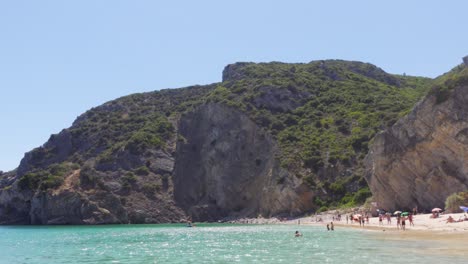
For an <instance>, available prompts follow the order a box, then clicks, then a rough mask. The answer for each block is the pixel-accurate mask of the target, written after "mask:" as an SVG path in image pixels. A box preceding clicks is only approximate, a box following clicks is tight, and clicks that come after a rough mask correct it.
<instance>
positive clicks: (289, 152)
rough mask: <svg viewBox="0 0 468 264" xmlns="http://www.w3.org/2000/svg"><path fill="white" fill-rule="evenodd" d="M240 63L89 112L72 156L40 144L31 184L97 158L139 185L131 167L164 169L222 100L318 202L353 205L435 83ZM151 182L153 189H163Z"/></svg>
mask: <svg viewBox="0 0 468 264" xmlns="http://www.w3.org/2000/svg"><path fill="white" fill-rule="evenodd" d="M234 66H236V65H234ZM233 70H234V71H236V78H235V79H229V78H227V79H226V80H224V81H223V82H222V83H218V84H213V85H207V86H194V87H189V88H183V89H173V90H163V91H158V92H152V93H142V94H134V95H130V96H126V97H122V98H119V99H117V100H114V101H111V102H108V103H106V104H104V105H102V106H99V107H96V108H93V109H91V110H89V111H88V112H86V113H85V114H83V115H82V116H80V117H79V118H78V119H77V121H75V123H74V124H73V126H72V127H71V128H70V129H69V130H68V131H69V132H70V134H71V141H72V142H71V144H72V146H71V148H72V150H71V153H72V154H71V155H70V156H64V157H60V159H57V158H56V157H57V155H58V154H57V153H59V151H58V150H57V149H53V148H47V147H43V148H38V149H36V150H35V151H33V153H32V154H33V155H31V156H33V157H34V159H31V160H33V161H34V164H36V167H33V168H32V169H31V170H30V172H29V173H28V174H26V175H24V176H23V178H22V180H21V184H22V186H23V187H29V188H31V189H35V188H38V187H39V186H44V187H41V188H46V189H47V188H51V187H54V186H57V185H58V184H60V180H61V179H62V178H63V177H62V176H59V175H55V174H53V173H52V172H51V171H50V169H49V167H48V166H51V164H54V163H57V162H62V161H71V162H74V163H76V164H79V165H81V166H82V165H83V164H84V163H85V162H86V161H88V160H93V162H95V164H96V168H95V169H97V170H102V171H104V170H110V171H119V175H123V176H122V184H123V185H124V186H126V187H128V188H130V186H131V185H132V184H133V183H134V182H135V181H134V178H135V177H137V176H135V175H134V174H132V175H133V176H132V177H130V176H128V175H130V174H126V173H125V171H129V172H132V173H136V175H138V177H140V176H141V175H148V174H151V175H153V174H156V173H157V172H156V171H154V170H155V169H154V168H152V167H151V161H150V158H151V155H153V154H154V153H155V151H158V150H166V149H167V148H169V147H171V146H173V144H175V141H176V140H175V128H174V124H176V123H177V121H178V118H179V117H180V116H181V115H183V114H184V113H186V112H189V111H192V110H193V109H195V108H196V107H197V106H199V105H201V104H205V103H211V102H217V103H222V104H225V105H227V106H230V107H232V108H235V109H238V110H240V111H242V112H245V113H246V114H247V115H248V116H250V117H251V119H252V120H254V121H255V122H256V123H257V124H258V125H259V126H261V127H262V128H263V129H265V130H266V131H268V132H269V133H270V134H271V135H272V136H273V137H274V138H275V139H276V140H277V142H278V145H279V147H280V150H281V153H282V154H281V155H280V156H278V159H279V161H280V163H281V165H282V167H283V168H285V169H287V170H288V171H289V172H291V173H292V174H294V175H295V176H297V177H298V178H301V179H303V180H304V182H305V183H307V184H308V186H309V187H310V188H312V189H314V190H316V191H317V193H321V195H320V197H317V199H316V204H317V205H318V207H320V208H322V210H324V209H326V208H328V207H335V206H354V205H356V204H360V203H363V202H364V201H365V199H366V198H367V197H369V196H370V192H369V189H368V187H367V184H366V182H365V180H364V179H363V177H362V176H363V175H362V169H363V165H362V161H363V158H364V156H365V155H366V153H367V151H368V146H369V144H370V142H371V139H372V138H373V136H374V135H375V134H376V133H377V132H378V131H380V130H382V129H384V128H386V127H388V126H391V125H392V124H393V123H394V122H396V121H397V119H398V118H400V117H401V116H403V115H405V114H407V113H408V112H409V110H410V109H411V108H412V106H413V105H414V104H415V103H416V102H417V101H418V100H419V99H421V98H422V97H423V95H425V93H426V92H427V91H428V88H429V87H430V85H431V82H432V80H431V79H428V78H422V77H410V76H400V75H391V74H388V73H386V72H384V71H383V70H381V69H380V68H378V67H375V66H374V65H371V64H366V63H360V62H348V61H316V62H311V63H308V64H286V63H260V64H253V63H244V64H239V65H238V67H237V68H236V67H234V68H233ZM171 144H172V145H171ZM121 161H123V162H121ZM34 164H33V165H34ZM93 164H94V163H93ZM93 169H94V168H93ZM158 173H159V172H158ZM86 175H88V174H86ZM125 175H126V176H125ZM127 176H128V177H127ZM125 177H126V178H125ZM91 178H92V177H91ZM49 182H50V183H49ZM278 184H281V182H278ZM143 187H144V188H143V190H144V192H145V193H146V194H147V195H152V194H153V193H155V192H157V191H159V190H160V187H156V185H150V184H147V185H146V186H143Z"/></svg>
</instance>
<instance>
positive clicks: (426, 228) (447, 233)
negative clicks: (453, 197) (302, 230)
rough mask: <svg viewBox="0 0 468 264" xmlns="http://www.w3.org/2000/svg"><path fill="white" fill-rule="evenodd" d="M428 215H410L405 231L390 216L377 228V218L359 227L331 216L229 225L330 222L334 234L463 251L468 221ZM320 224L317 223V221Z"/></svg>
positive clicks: (252, 220)
mask: <svg viewBox="0 0 468 264" xmlns="http://www.w3.org/2000/svg"><path fill="white" fill-rule="evenodd" d="M430 216H431V214H418V215H415V216H414V226H410V225H409V221H406V222H407V224H406V230H401V229H398V228H397V226H396V219H395V218H394V217H392V219H391V224H387V220H384V221H383V225H379V218H378V217H369V223H367V222H366V223H365V224H364V226H359V223H351V221H349V222H348V223H346V220H343V219H346V218H345V217H346V216H345V215H343V216H342V219H341V221H336V220H335V221H333V215H332V214H324V215H317V216H308V217H300V218H295V219H290V220H286V221H281V220H279V219H277V218H248V219H247V218H246V219H238V220H235V221H231V222H230V223H238V224H254V225H255V224H280V225H282V224H283V225H297V226H301V225H304V226H318V227H323V228H324V229H326V225H327V224H330V222H333V224H334V226H335V231H336V230H339V229H340V228H352V229H355V230H361V231H363V232H372V233H373V234H374V235H376V236H378V237H379V238H382V239H390V240H433V241H446V242H450V244H452V242H457V243H461V244H462V245H463V246H465V248H468V221H462V222H455V223H447V222H446V221H447V218H448V217H449V216H452V217H453V218H454V219H455V220H458V219H460V218H462V217H464V214H463V213H455V214H446V215H441V216H440V217H439V218H435V219H433V218H430ZM320 218H321V219H322V220H323V221H321V222H317V219H320Z"/></svg>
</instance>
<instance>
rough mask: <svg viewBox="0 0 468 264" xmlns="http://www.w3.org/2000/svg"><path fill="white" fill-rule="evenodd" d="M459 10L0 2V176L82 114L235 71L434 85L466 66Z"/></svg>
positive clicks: (409, 5) (111, 0)
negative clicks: (319, 73)
mask: <svg viewBox="0 0 468 264" xmlns="http://www.w3.org/2000/svg"><path fill="white" fill-rule="evenodd" d="M383 2H385V3H383ZM467 10H468V1H464V0H459V1H430V0H429V1H427V0H426V1H408V0H406V1H395V0H393V1H375V0H368V1H359V0H357V1H344V0H343V1H330V0H328V1H312V0H309V1H307V0H304V1H295V0H288V1H275V0H269V1H267V0H260V1H256V0H250V1H247V0H236V1H220V0H212V1H204V0H198V1H188V0H187V1H177V0H172V1H149V0H148V1H142V0H135V1H130V0H128V1H117V0H107V1H105V0H89V1H85V0H80V1H60V0H57V1H46V0H41V1H33V0H31V1H23V0H14V1H7V0H0V91H1V97H0V122H1V127H0V170H3V171H8V170H11V169H14V168H15V167H17V165H18V164H19V162H20V160H21V158H22V157H23V155H24V153H25V152H27V151H29V150H31V149H33V148H34V147H38V146H40V145H42V144H43V143H45V142H46V140H47V139H48V138H49V136H50V134H53V133H58V132H59V131H60V130H61V129H63V128H67V127H69V126H70V125H71V124H72V122H73V120H74V119H75V118H76V117H77V116H78V115H80V114H81V113H83V112H84V111H86V110H87V109H89V108H91V107H93V106H97V105H100V104H102V103H104V102H106V101H109V100H112V99H115V98H117V97H120V96H124V95H127V94H131V93H136V92H145V91H153V90H159V89H162V88H177V87H183V86H188V85H192V84H208V83H213V82H218V81H220V80H221V71H222V69H223V67H224V66H225V65H226V64H229V63H233V62H236V61H254V62H267V61H284V62H309V61H311V60H318V59H346V60H359V61H365V62H371V63H373V64H376V65H377V66H379V67H381V68H383V69H384V70H386V71H387V72H390V73H403V72H405V73H407V74H410V75H423V76H430V77H435V76H437V75H439V74H442V73H444V72H446V71H448V70H449V69H450V68H452V67H453V66H455V65H456V64H459V63H460V62H461V57H462V56H464V55H468V45H467V43H468V34H466V33H467V29H466V25H467V22H466V12H467Z"/></svg>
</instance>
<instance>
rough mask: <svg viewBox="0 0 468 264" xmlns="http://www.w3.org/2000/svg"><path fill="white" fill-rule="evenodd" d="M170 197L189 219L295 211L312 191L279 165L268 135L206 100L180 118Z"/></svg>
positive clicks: (304, 207) (236, 113)
mask: <svg viewBox="0 0 468 264" xmlns="http://www.w3.org/2000/svg"><path fill="white" fill-rule="evenodd" d="M179 133H180V134H179V135H180V136H181V138H182V139H181V140H180V142H179V144H178V146H177V154H176V156H177V159H176V165H175V171H174V194H175V199H176V201H177V203H178V204H179V205H181V207H182V208H184V209H185V210H186V211H188V212H189V214H190V215H191V216H192V217H193V219H194V220H203V219H204V220H211V221H213V220H217V219H222V218H225V217H236V216H248V217H256V216H257V215H258V214H260V215H263V216H271V215H279V214H285V215H288V216H289V215H297V214H300V213H301V212H304V211H307V210H310V209H311V208H312V204H311V203H310V202H308V201H310V198H311V197H313V193H312V192H311V191H310V190H309V188H307V187H306V186H303V184H301V182H300V181H299V180H298V179H297V178H296V177H295V176H293V175H290V174H289V173H288V172H287V171H286V170H284V169H282V168H280V166H279V163H278V159H277V158H276V155H278V154H279V150H278V147H277V146H276V143H275V141H274V140H273V138H272V137H271V136H270V135H269V134H268V133H266V132H265V131H263V130H262V129H261V128H260V127H258V126H257V125H256V124H255V123H254V122H253V121H252V120H250V119H249V118H248V117H247V116H246V115H245V114H243V113H241V112H239V111H237V110H235V109H232V108H229V107H226V106H223V105H220V104H207V105H204V106H202V107H200V108H199V109H197V110H196V111H194V112H192V113H190V114H187V115H186V116H184V117H182V119H181V120H180V128H179Z"/></svg>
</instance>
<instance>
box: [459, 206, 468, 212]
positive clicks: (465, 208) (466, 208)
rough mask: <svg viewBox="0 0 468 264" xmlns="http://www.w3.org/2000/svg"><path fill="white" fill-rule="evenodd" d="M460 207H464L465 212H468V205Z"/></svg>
mask: <svg viewBox="0 0 468 264" xmlns="http://www.w3.org/2000/svg"><path fill="white" fill-rule="evenodd" d="M460 209H462V210H463V211H465V213H468V207H466V206H460Z"/></svg>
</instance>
